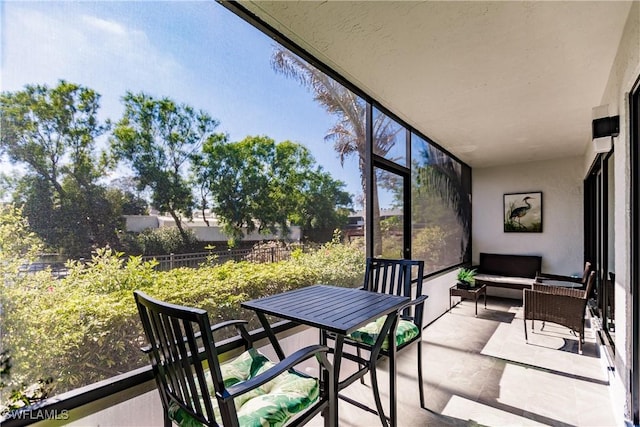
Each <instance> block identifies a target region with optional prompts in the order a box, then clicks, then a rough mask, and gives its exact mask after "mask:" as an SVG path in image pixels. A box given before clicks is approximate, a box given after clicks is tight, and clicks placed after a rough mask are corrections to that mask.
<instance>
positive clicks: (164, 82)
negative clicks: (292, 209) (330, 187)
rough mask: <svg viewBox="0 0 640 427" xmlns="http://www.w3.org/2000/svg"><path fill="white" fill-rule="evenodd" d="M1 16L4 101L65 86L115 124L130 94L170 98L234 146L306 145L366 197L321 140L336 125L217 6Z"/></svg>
mask: <svg viewBox="0 0 640 427" xmlns="http://www.w3.org/2000/svg"><path fill="white" fill-rule="evenodd" d="M1 7H2V16H1V31H2V46H1V47H2V64H1V66H2V68H1V73H0V76H1V78H2V80H1V81H0V85H1V88H2V90H3V91H15V90H20V89H22V88H23V87H24V85H26V84H48V85H50V86H53V85H56V84H57V82H58V80H60V79H65V80H67V81H70V82H74V83H79V84H82V85H84V86H87V87H90V88H92V89H95V90H96V91H97V92H98V93H100V94H101V95H102V98H101V116H102V118H103V119H106V118H110V119H112V120H114V121H116V120H118V119H119V118H120V115H121V112H122V106H121V103H120V98H121V97H122V96H123V95H124V94H125V92H126V91H127V90H130V91H133V92H139V91H144V92H147V93H149V94H151V95H153V96H157V97H164V96H168V97H170V98H172V99H174V100H175V101H178V102H181V103H186V104H189V105H191V106H193V107H194V108H196V109H203V110H205V111H207V112H208V113H209V114H210V115H211V116H212V117H214V118H215V119H217V120H218V121H219V122H220V126H219V128H218V130H220V131H224V132H227V133H228V134H229V135H230V137H231V140H234V141H237V140H240V139H242V138H244V137H245V136H247V135H268V136H269V137H271V138H273V139H275V140H276V141H283V140H287V139H288V140H292V141H295V142H299V143H302V144H304V145H305V146H307V147H308V148H310V149H311V151H312V153H313V155H314V157H315V158H316V160H317V162H318V163H319V164H321V165H322V166H323V167H324V168H325V169H326V170H328V171H329V172H330V173H331V174H332V175H333V177H334V178H336V179H340V180H342V181H344V182H345V183H346V184H347V188H346V189H347V191H349V192H350V193H351V194H352V195H356V194H360V192H361V189H360V183H359V181H360V179H359V174H358V169H357V161H356V159H355V158H352V159H350V160H349V161H348V162H347V163H345V166H344V167H342V166H341V165H340V162H339V160H338V159H337V157H336V154H335V152H334V151H333V148H332V146H331V144H330V143H326V142H324V140H323V138H324V135H325V134H326V131H327V130H328V129H329V128H330V127H331V125H332V123H333V118H332V117H330V116H328V115H327V114H326V113H325V112H324V110H323V109H322V108H321V107H319V106H318V105H317V104H315V103H314V102H313V100H312V96H311V94H310V93H309V92H308V91H307V90H306V89H305V88H303V87H301V86H300V85H299V84H298V83H297V82H296V81H294V80H291V79H287V78H286V77H284V76H282V75H279V74H276V73H275V72H274V71H273V70H272V69H271V66H270V55H271V52H272V49H273V44H274V42H273V41H272V40H271V39H269V38H268V37H266V36H265V35H263V34H262V33H260V32H259V31H258V30H256V29H254V28H253V27H251V26H250V25H249V24H247V23H245V22H244V21H242V20H241V19H240V18H238V17H236V16H235V15H233V14H232V13H231V12H229V11H227V10H226V9H224V8H223V7H221V6H220V5H218V4H216V3H215V2H213V1H210V2H203V1H200V2H182V1H162V2H148V1H127V2H110V1H102V2H84V1H83V2H79V1H73V2H72V1H68V2H60V1H49V2H19V1H4V2H3V3H2V6H1ZM5 165H6V164H5ZM354 207H356V206H354ZM356 208H358V207H356Z"/></svg>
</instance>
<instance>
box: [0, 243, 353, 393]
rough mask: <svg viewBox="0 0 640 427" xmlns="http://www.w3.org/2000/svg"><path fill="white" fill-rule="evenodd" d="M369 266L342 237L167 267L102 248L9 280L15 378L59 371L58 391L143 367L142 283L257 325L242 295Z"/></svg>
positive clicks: (343, 279)
mask: <svg viewBox="0 0 640 427" xmlns="http://www.w3.org/2000/svg"><path fill="white" fill-rule="evenodd" d="M363 272H364V255H363V252H362V249H361V248H356V247H353V246H349V245H342V244H338V243H329V244H326V245H324V246H322V247H320V248H319V249H317V250H316V251H313V252H311V253H302V252H301V251H299V252H294V254H293V256H292V258H291V260H289V261H282V262H277V263H271V264H253V263H249V262H231V261H230V262H227V263H225V264H222V265H219V266H202V267H201V268H197V269H190V268H179V269H175V270H171V271H166V272H160V271H155V270H154V262H142V261H141V259H140V258H139V257H132V258H127V259H125V258H124V257H123V255H122V254H120V253H116V252H114V251H113V250H110V249H102V250H100V251H98V252H97V253H96V254H95V255H94V256H93V258H92V260H91V261H90V262H88V263H86V264H80V263H71V264H70V272H69V275H68V276H67V277H65V278H62V279H59V280H55V279H53V278H52V277H51V275H50V274H49V273H48V272H46V271H45V272H40V273H37V274H29V275H27V276H21V277H15V278H14V279H15V280H10V281H7V280H5V283H6V285H5V287H4V295H3V300H4V302H3V305H4V307H3V309H4V313H3V315H4V319H3V324H2V329H3V330H2V333H3V343H4V345H5V347H6V348H10V349H12V356H13V360H12V362H13V369H12V382H13V383H33V382H36V381H37V380H38V379H40V378H47V377H53V380H54V384H55V386H56V388H55V392H56V393H61V392H64V391H67V390H70V389H73V388H76V387H80V386H83V385H86V384H90V383H93V382H96V381H99V380H102V379H105V378H109V377H112V376H115V375H117V374H120V373H124V372H127V371H130V370H132V369H134V368H137V367H140V366H143V365H145V364H147V363H148V360H147V359H146V356H144V355H143V354H142V353H141V352H140V350H139V349H140V347H142V346H143V345H144V343H145V339H144V336H143V334H142V329H141V325H140V322H139V318H138V313H137V311H136V308H135V304H134V300H133V294H132V293H133V291H134V290H136V289H139V290H142V291H144V292H146V293H147V294H149V295H151V296H153V297H155V298H158V299H161V300H165V301H169V302H172V303H175V304H182V305H188V306H193V307H200V308H203V309H205V310H207V311H208V312H209V315H210V317H211V321H212V323H216V322H219V321H222V320H226V319H231V318H245V319H248V320H251V322H252V323H251V324H252V325H253V326H257V325H258V323H257V321H256V320H255V319H254V316H253V315H252V313H250V312H247V311H245V310H243V309H242V308H241V307H240V303H241V302H242V301H244V300H248V299H253V298H257V297H260V296H264V295H269V294H273V293H278V292H282V291H286V290H289V289H295V288H299V287H303V286H308V285H312V284H316V283H329V284H334V285H339V286H350V287H351V286H357V285H359V284H360V283H361V281H362V275H363Z"/></svg>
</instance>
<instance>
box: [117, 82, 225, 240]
mask: <svg viewBox="0 0 640 427" xmlns="http://www.w3.org/2000/svg"><path fill="white" fill-rule="evenodd" d="M123 102H124V107H125V111H124V114H123V117H122V119H121V120H120V121H119V122H118V123H117V125H116V126H115V128H114V131H113V138H112V139H111V146H112V148H113V151H114V153H115V155H116V157H117V158H118V159H124V160H126V161H128V162H129V163H130V164H131V166H132V168H133V170H134V171H135V173H136V179H137V180H138V182H139V185H140V189H141V190H142V189H147V188H148V189H150V190H151V203H152V205H153V206H154V207H155V208H156V209H158V210H160V211H161V212H168V213H169V214H170V215H171V217H172V218H173V219H174V221H175V223H176V226H177V227H178V230H179V231H180V235H181V236H182V238H183V240H184V241H185V242H187V241H188V236H187V234H186V232H185V230H184V228H183V226H182V221H181V218H182V217H183V216H186V217H191V216H192V213H193V205H194V199H193V193H192V189H191V185H192V183H191V182H190V180H189V179H188V177H187V171H188V169H189V165H190V163H191V158H192V156H193V155H194V154H196V153H198V152H199V150H200V147H201V146H202V143H203V142H204V141H205V140H207V139H208V138H210V137H211V136H212V135H213V133H214V130H215V128H216V127H217V126H218V122H217V121H216V120H214V119H213V118H211V117H210V116H209V114H207V113H206V112H204V111H196V110H194V109H193V108H192V107H191V106H189V105H185V104H177V103H176V102H174V101H173V100H171V99H169V98H161V99H155V98H153V97H152V96H150V95H148V94H145V93H139V94H133V93H131V92H127V94H126V95H125V96H124V98H123Z"/></svg>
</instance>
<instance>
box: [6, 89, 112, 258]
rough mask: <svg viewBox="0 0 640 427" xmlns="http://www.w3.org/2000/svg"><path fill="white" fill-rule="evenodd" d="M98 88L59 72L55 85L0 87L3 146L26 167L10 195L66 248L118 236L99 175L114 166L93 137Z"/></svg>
mask: <svg viewBox="0 0 640 427" xmlns="http://www.w3.org/2000/svg"><path fill="white" fill-rule="evenodd" d="M99 100H100V95H99V94H98V93H96V92H95V91H93V90H91V89H89V88H86V87H83V86H80V85H77V84H73V83H68V82H66V81H64V80H61V81H60V82H59V83H58V85H57V86H56V87H53V88H49V87H48V86H46V85H27V86H25V89H24V90H21V91H16V92H3V93H2V94H1V95H0V111H1V113H2V114H1V116H2V117H1V119H2V128H1V132H0V151H1V153H2V154H4V155H6V156H7V158H8V159H9V160H10V161H11V162H13V163H15V164H20V165H21V166H22V167H24V169H25V175H24V176H23V177H21V178H20V179H19V180H18V182H17V184H15V187H16V188H17V191H15V192H14V200H16V201H21V202H24V203H26V204H27V206H26V208H25V214H26V215H28V217H29V220H30V222H31V225H32V227H33V229H34V230H35V231H36V232H37V233H38V234H40V235H41V236H43V238H44V239H45V241H46V242H47V243H48V244H49V245H50V246H52V247H63V248H64V249H66V250H67V252H69V253H70V254H71V255H81V254H88V253H90V251H91V248H92V247H95V246H99V245H104V244H109V243H114V242H116V241H117V236H116V228H117V224H116V222H117V218H118V215H116V216H115V218H116V219H115V220H114V216H113V210H112V209H111V207H110V205H109V203H108V200H106V199H105V193H104V188H103V187H102V186H101V185H99V184H98V180H99V179H100V178H101V177H102V176H104V175H105V173H106V172H107V171H108V170H109V168H110V167H111V166H112V163H111V162H110V161H109V159H108V157H107V155H106V154H105V153H104V152H103V153H98V150H97V148H96V139H97V138H98V137H100V136H101V135H103V134H104V133H105V132H106V131H107V130H108V125H107V124H103V123H101V122H100V121H99V120H98V117H97V114H98V109H99V107H100V105H99Z"/></svg>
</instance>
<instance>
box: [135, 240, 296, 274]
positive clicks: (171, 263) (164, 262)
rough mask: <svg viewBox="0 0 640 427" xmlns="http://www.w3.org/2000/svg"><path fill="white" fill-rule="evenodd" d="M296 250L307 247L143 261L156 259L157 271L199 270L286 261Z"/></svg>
mask: <svg viewBox="0 0 640 427" xmlns="http://www.w3.org/2000/svg"><path fill="white" fill-rule="evenodd" d="M296 249H301V250H302V251H306V249H307V247H306V246H305V245H287V246H273V247H266V248H247V249H228V250H221V251H208V252H196V253H189V254H169V255H145V256H143V257H142V260H143V261H151V260H153V259H155V260H156V261H157V262H158V266H157V267H156V269H157V270H160V271H168V270H172V269H174V268H180V267H189V268H199V267H200V266H201V265H217V264H223V263H225V262H227V261H250V262H255V263H269V262H278V261H284V260H287V259H289V258H290V257H291V252H293V251H294V250H296Z"/></svg>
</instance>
